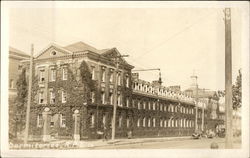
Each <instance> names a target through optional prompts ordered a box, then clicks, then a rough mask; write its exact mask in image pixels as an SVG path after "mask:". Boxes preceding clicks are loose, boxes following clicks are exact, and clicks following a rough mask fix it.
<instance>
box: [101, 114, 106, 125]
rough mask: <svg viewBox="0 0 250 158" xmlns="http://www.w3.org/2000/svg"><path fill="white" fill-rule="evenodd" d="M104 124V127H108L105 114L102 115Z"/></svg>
mask: <svg viewBox="0 0 250 158" xmlns="http://www.w3.org/2000/svg"><path fill="white" fill-rule="evenodd" d="M102 124H103V127H105V126H106V115H105V114H103V115H102Z"/></svg>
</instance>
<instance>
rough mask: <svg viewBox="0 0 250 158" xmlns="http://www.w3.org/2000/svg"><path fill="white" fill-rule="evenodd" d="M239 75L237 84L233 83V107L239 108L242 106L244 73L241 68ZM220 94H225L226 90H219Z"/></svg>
mask: <svg viewBox="0 0 250 158" xmlns="http://www.w3.org/2000/svg"><path fill="white" fill-rule="evenodd" d="M238 72H239V73H238V76H237V78H236V81H235V84H233V85H232V93H233V98H232V100H233V109H234V110H237V109H238V108H240V107H241V103H242V87H241V85H242V74H241V69H240V70H238ZM217 93H218V96H222V97H224V96H225V91H218V92H217Z"/></svg>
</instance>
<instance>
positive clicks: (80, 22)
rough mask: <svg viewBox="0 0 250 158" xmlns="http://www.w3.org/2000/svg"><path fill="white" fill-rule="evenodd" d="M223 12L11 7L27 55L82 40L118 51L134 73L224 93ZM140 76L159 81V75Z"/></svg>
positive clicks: (236, 49) (237, 28)
mask: <svg viewBox="0 0 250 158" xmlns="http://www.w3.org/2000/svg"><path fill="white" fill-rule="evenodd" d="M223 16H224V14H223V10H222V9H218V8H217V9H208V8H206V9H201V8H200V9H195V8H193V9H166V8H162V9H160V8H155V9H145V8H140V9H125V8H122V9H121V8H120V9H114V8H113V9H104V8H97V9H96V8H92V9H86V8H84V9H76V8H74V9H38V8H35V9H11V11H10V14H9V19H10V21H9V25H10V28H9V35H10V41H9V42H10V46H12V47H14V48H16V49H19V50H22V51H24V52H26V53H28V54H29V52H30V44H31V43H33V44H34V46H35V53H38V52H40V51H41V50H42V49H43V48H45V47H46V46H47V45H49V44H50V43H52V42H54V43H56V44H59V45H61V46H65V45H69V44H71V43H74V42H78V41H83V42H85V43H87V44H89V45H92V46H94V47H96V48H97V49H105V48H113V47H116V48H117V49H118V50H119V51H120V52H121V53H122V54H128V55H129V57H128V58H126V60H127V61H128V62H129V63H130V64H132V65H134V66H135V69H142V68H160V69H161V72H162V77H163V84H164V85H166V86H171V85H181V88H182V90H184V89H186V88H188V87H189V86H190V84H191V79H190V76H191V75H192V73H193V71H194V70H195V72H196V75H198V83H199V87H202V88H207V89H211V90H218V89H224V76H225V74H224V70H225V67H224V60H225V56H224V54H225V52H224V48H225V45H224V36H225V33H224V29H225V28H224V21H223ZM240 16H241V11H240V10H239V9H232V53H233V82H234V80H235V77H236V75H237V73H238V72H237V71H238V69H239V68H241V17H240ZM140 78H142V79H145V80H148V81H152V80H156V79H158V72H157V71H147V72H141V73H140Z"/></svg>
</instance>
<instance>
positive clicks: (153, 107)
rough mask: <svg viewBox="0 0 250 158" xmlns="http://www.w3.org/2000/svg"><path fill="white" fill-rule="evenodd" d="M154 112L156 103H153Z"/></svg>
mask: <svg viewBox="0 0 250 158" xmlns="http://www.w3.org/2000/svg"><path fill="white" fill-rule="evenodd" d="M153 110H155V102H153Z"/></svg>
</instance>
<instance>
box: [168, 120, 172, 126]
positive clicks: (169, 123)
mask: <svg viewBox="0 0 250 158" xmlns="http://www.w3.org/2000/svg"><path fill="white" fill-rule="evenodd" d="M171 125H172V124H171V119H169V120H168V127H171Z"/></svg>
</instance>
